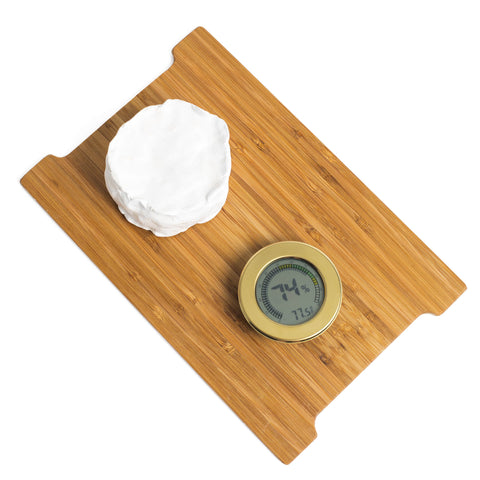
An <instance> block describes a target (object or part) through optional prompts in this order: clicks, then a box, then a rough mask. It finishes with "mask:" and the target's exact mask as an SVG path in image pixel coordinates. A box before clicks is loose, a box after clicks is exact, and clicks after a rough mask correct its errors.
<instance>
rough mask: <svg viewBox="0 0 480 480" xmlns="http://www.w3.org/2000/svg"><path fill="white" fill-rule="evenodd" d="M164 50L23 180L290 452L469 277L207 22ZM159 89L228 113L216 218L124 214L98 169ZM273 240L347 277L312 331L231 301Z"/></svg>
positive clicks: (164, 330)
mask: <svg viewBox="0 0 480 480" xmlns="http://www.w3.org/2000/svg"><path fill="white" fill-rule="evenodd" d="M173 53H174V63H173V65H172V66H171V67H170V68H169V69H168V70H167V71H166V72H165V73H163V74H162V75H161V76H160V77H158V78H157V79H156V80H155V81H154V82H153V83H151V84H150V85H149V86H148V87H147V88H145V89H144V90H143V91H142V92H140V93H139V94H138V95H137V96H136V97H135V98H133V99H132V100H131V101H130V102H129V103H128V104H127V105H126V106H125V107H123V108H122V109H121V110H120V111H118V112H117V113H116V114H115V115H113V117H112V118H110V119H109V120H108V121H107V122H106V123H105V124H103V125H102V126H101V127H100V128H99V129H98V130H97V131H96V132H95V133H93V134H92V135H91V136H90V137H89V138H88V139H87V140H85V141H84V142H83V143H82V144H81V145H79V146H78V147H77V148H76V149H75V150H74V151H73V152H71V153H70V154H69V155H68V156H66V157H65V158H57V157H54V156H48V157H46V158H44V159H43V160H42V161H41V162H40V163H38V164H37V165H36V166H35V167H34V168H33V169H32V170H30V171H29V172H28V173H27V174H26V175H25V176H24V177H23V179H22V184H23V185H24V187H25V188H26V189H27V190H28V191H29V192H30V193H31V194H32V195H33V197H34V198H35V199H36V200H37V201H38V202H39V203H40V205H41V206H42V207H43V208H44V209H45V210H46V211H47V212H48V213H49V214H50V215H51V216H52V217H53V218H54V220H55V221H56V222H57V223H58V224H59V225H60V226H61V227H62V228H63V229H64V230H65V231H66V232H67V233H68V235H70V237H71V238H72V239H73V240H74V241H75V242H76V243H77V244H78V246H79V247H80V248H81V249H82V250H83V251H84V252H85V253H86V254H87V255H88V256H89V257H90V258H91V259H92V261H93V262H95V264H96V265H97V266H98V267H99V268H100V269H101V270H102V272H104V274H105V275H106V276H107V277H108V278H109V279H110V280H111V281H112V282H113V283H114V284H115V285H116V286H117V287H118V288H119V289H120V291H121V292H122V293H123V294H124V295H125V296H126V297H127V298H128V299H129V300H130V301H131V302H132V303H133V304H134V305H135V306H136V308H137V309H138V310H139V311H140V312H141V313H142V314H143V315H144V316H145V317H146V318H147V319H148V320H149V321H150V322H151V323H152V324H153V325H154V327H155V328H156V329H157V330H158V331H159V332H160V333H161V334H162V335H163V336H164V337H165V338H166V339H167V341H168V342H169V343H170V344H171V345H172V346H173V347H174V348H175V349H176V350H177V351H178V352H179V353H180V355H182V356H183V357H184V358H185V359H186V360H187V362H188V363H189V364H190V365H191V366H192V367H193V368H194V369H195V370H196V371H197V372H198V373H199V374H200V375H201V376H202V377H203V378H204V379H205V380H206V381H207V382H208V384H209V385H210V386H211V387H212V388H213V389H214V390H215V391H216V392H217V393H218V395H220V397H221V398H223V400H224V401H225V402H226V403H227V404H228V405H229V406H230V407H231V408H232V410H233V411H234V412H235V413H236V414H237V415H238V416H239V417H240V418H241V419H242V420H243V421H244V422H245V423H246V424H247V425H248V426H249V427H250V428H251V430H252V431H253V432H254V433H255V434H256V435H257V436H258V438H259V439H260V440H261V441H262V442H264V443H265V445H266V446H267V447H268V448H269V449H270V450H271V451H272V452H273V453H274V454H275V455H276V456H277V457H278V458H279V459H280V460H281V461H283V462H284V463H289V462H291V461H292V460H293V459H294V458H295V457H296V456H297V455H298V454H299V453H300V452H301V451H302V450H303V449H304V448H305V447H306V446H307V445H308V444H309V443H311V442H312V440H313V439H314V438H315V436H316V432H315V425H314V423H315V418H316V416H317V415H318V413H319V412H320V411H321V410H322V409H323V408H324V407H325V406H326V405H328V404H329V403H330V402H331V401H332V400H333V399H334V398H335V397H336V396H337V395H338V394H339V393H340V392H341V391H342V390H343V389H344V388H345V387H346V386H347V385H348V384H349V383H350V382H351V381H352V380H353V379H354V378H355V377H356V376H357V375H358V374H359V373H360V372H361V371H362V370H363V369H364V368H365V367H366V366H367V365H368V364H369V363H370V362H372V360H373V359H374V358H375V357H376V356H377V355H378V354H379V353H380V352H381V351H382V350H383V349H384V348H385V347H387V346H388V345H389V344H390V343H391V342H392V341H393V340H394V339H395V338H396V337H397V336H398V335H399V334H400V333H401V332H402V331H403V330H404V329H405V328H406V327H408V325H409V324H410V323H412V322H413V320H414V319H415V318H417V317H418V316H419V315H420V314H422V313H426V312H430V313H434V314H436V315H438V314H440V313H442V312H443V311H444V310H445V309H446V308H447V307H448V306H449V305H450V304H451V303H452V302H453V301H454V300H455V299H456V298H457V297H458V296H459V295H460V294H461V293H462V292H463V291H464V289H465V285H464V284H463V283H462V281H461V280H460V279H459V278H458V277H457V276H455V274H454V273H453V272H452V271H451V270H450V269H449V268H448V267H447V266H446V265H445V264H444V263H443V262H442V261H441V260H440V259H439V258H438V257H437V256H436V255H435V254H434V253H433V252H432V251H431V250H430V249H429V248H428V247H427V246H426V245H425V244H424V243H422V242H421V241H420V240H419V239H418V238H417V237H416V236H415V235H414V234H413V233H412V232H411V231H410V230H409V229H408V228H407V227H406V226H405V225H404V224H403V223H402V222H401V221H400V220H399V219H398V218H397V217H396V216H395V215H394V214H393V213H392V212H391V211H390V210H389V209H388V208H387V207H386V206H385V205H384V204H383V203H382V202H381V201H380V200H379V199H378V198H377V197H376V196H375V195H374V194H373V193H372V192H371V191H370V190H369V189H368V188H367V187H366V186H365V185H364V184H362V182H360V181H359V180H358V179H357V178H356V177H355V176H354V175H353V174H352V173H351V172H350V171H349V170H348V168H347V167H345V166H344V165H343V164H342V163H341V162H340V161H339V160H338V159H337V158H336V157H335V156H334V155H333V154H332V153H331V152H330V151H329V150H328V149H327V148H326V147H325V146H324V145H323V144H322V143H321V142H320V141H319V140H318V139H317V138H316V137H315V136H314V135H313V134H312V133H311V132H309V131H308V129H307V128H305V126H303V125H302V124H301V123H300V122H299V121H298V120H297V119H296V118H295V117H294V116H293V115H292V114H291V113H290V112H289V111H288V110H287V109H286V108H285V107H284V106H283V105H282V104H281V103H280V102H279V101H278V100H277V99H276V98H275V97H274V96H273V95H272V94H271V93H270V92H269V91H268V90H267V89H266V88H265V87H264V86H263V85H261V84H260V83H259V82H258V80H256V79H255V77H253V76H252V75H251V74H250V73H249V72H248V71H247V70H246V69H245V68H244V67H243V66H242V65H241V64H240V63H239V62H238V61H237V60H236V59H235V58H234V57H233V56H232V55H230V54H229V53H228V52H227V51H226V50H225V49H224V48H223V47H222V46H221V45H220V44H219V43H218V42H217V41H216V40H215V39H214V38H213V37H212V36H211V35H210V34H209V33H208V32H207V31H205V30H204V29H203V28H197V29H196V30H194V31H193V32H192V33H191V34H189V35H188V36H187V37H186V38H185V39H184V40H182V41H181V42H180V43H179V44H178V45H177V46H176V47H175V48H174V50H173ZM167 98H180V99H183V100H186V101H189V102H192V103H194V104H196V105H198V106H200V107H201V108H204V109H205V110H207V111H209V112H212V113H215V114H217V115H218V116H220V117H221V118H223V119H224V120H225V121H226V122H227V124H228V127H229V129H230V134H231V140H230V145H231V150H232V175H231V179H230V192H229V195H228V199H227V202H226V204H225V207H224V208H223V210H222V211H221V212H220V214H219V215H218V216H217V217H215V218H214V219H213V220H212V221H210V222H208V223H206V224H202V225H196V226H194V227H192V228H190V229H189V230H188V231H187V232H185V233H182V234H179V235H177V236H175V237H170V238H157V237H155V236H154V235H153V234H152V233H151V232H149V231H145V230H142V229H140V228H137V227H135V226H133V225H131V224H130V223H128V222H127V221H126V220H125V219H124V217H123V216H122V215H121V214H120V212H119V211H118V209H117V207H116V205H115V203H114V202H113V200H112V199H111V198H110V196H109V195H108V193H107V190H106V188H105V184H104V177H103V171H104V166H105V155H106V152H107V147H108V144H109V142H110V140H112V138H113V137H114V135H115V133H116V132H117V130H118V128H119V127H120V126H121V125H122V124H123V123H124V122H126V121H127V120H129V119H130V118H131V117H132V116H133V115H135V114H136V113H137V112H138V111H139V110H140V109H142V108H144V107H146V106H148V105H153V104H159V103H162V102H164V101H165V100H166V99H167ZM280 240H298V241H303V242H306V243H309V244H311V245H314V246H316V247H318V248H320V249H321V250H322V251H323V252H325V253H326V254H327V255H328V256H329V257H330V258H331V259H332V261H333V262H334V263H335V265H336V267H337V269H338V271H339V273H340V276H341V278H342V281H343V305H342V308H341V311H340V314H339V316H338V318H337V320H336V321H335V322H334V324H333V325H332V327H331V328H330V329H329V330H328V331H327V332H326V333H325V334H323V335H321V336H320V337H318V338H316V339H314V340H312V341H310V342H306V343H302V344H283V343H278V342H275V341H272V340H269V339H267V338H265V337H263V336H261V335H259V334H258V333H256V332H255V331H254V330H253V329H252V328H251V327H249V326H248V324H247V322H246V321H245V320H244V318H243V317H242V314H241V312H240V308H239V305H238V301H237V285H238V279H239V275H240V273H241V271H242V268H243V266H244V264H245V263H246V262H247V260H248V259H249V257H250V256H251V255H252V254H254V253H255V252H256V251H257V250H258V249H260V248H262V247H264V246H265V245H268V244H269V243H272V242H276V241H280ZM191 428H195V426H194V425H192V426H191ZM232 435H235V432H232ZM222 441H225V440H224V439H222ZM227 441H228V440H227Z"/></svg>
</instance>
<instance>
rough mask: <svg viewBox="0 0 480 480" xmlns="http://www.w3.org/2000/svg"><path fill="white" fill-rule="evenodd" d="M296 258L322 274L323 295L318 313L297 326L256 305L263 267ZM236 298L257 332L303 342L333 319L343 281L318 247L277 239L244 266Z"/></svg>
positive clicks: (340, 300)
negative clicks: (256, 288) (258, 283)
mask: <svg viewBox="0 0 480 480" xmlns="http://www.w3.org/2000/svg"><path fill="white" fill-rule="evenodd" d="M284 257H296V258H301V259H303V260H306V261H307V262H310V263H311V264H312V265H313V266H314V267H315V268H316V269H317V271H318V273H319V274H320V276H321V277H322V280H323V283H324V286H325V298H324V301H323V304H322V306H321V307H320V310H319V311H318V313H317V314H316V315H315V316H314V317H313V318H311V319H310V320H308V321H307V322H305V323H301V324H299V325H281V324H280V323H277V322H274V321H273V320H271V319H270V318H268V317H267V316H266V315H265V314H264V313H263V312H262V311H261V310H260V307H259V306H258V303H257V300H256V297H255V285H256V283H257V279H258V277H259V275H260V273H261V272H262V271H263V269H264V268H265V267H266V266H267V265H269V264H270V263H271V262H273V261H274V260H277V259H279V258H284ZM238 301H239V303H240V308H241V309H242V312H243V315H244V317H245V318H246V319H247V321H248V323H249V324H250V325H251V326H252V327H253V328H254V329H255V330H257V331H258V332H259V333H261V334H262V335H265V336H266V337H269V338H272V339H274V340H279V341H282V342H305V341H307V340H311V339H312V338H314V337H316V336H318V335H320V334H321V333H323V332H324V331H325V330H326V329H327V328H328V327H329V326H330V325H331V324H332V323H333V321H334V320H335V318H336V317H337V315H338V312H339V311H340V306H341V304H342V282H341V280H340V275H339V274H338V272H337V269H336V268H335V265H334V264H333V263H332V261H331V260H330V259H329V258H328V257H327V256H326V255H325V254H324V253H323V252H322V251H320V250H319V249H318V248H315V247H312V246H311V245H308V244H306V243H302V242H292V241H287V242H278V243H272V244H271V245H267V246H266V247H264V248H262V249H261V250H259V251H258V252H257V253H255V254H254V255H253V256H252V257H251V258H250V260H249V261H248V262H247V263H246V265H245V267H244V268H243V271H242V274H241V275H240V280H239V283H238Z"/></svg>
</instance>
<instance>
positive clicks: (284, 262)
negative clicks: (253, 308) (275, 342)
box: [255, 257, 325, 325]
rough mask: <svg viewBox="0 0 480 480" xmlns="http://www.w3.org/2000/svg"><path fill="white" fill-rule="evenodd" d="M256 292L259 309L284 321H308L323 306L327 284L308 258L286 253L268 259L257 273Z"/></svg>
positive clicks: (288, 322)
mask: <svg viewBox="0 0 480 480" xmlns="http://www.w3.org/2000/svg"><path fill="white" fill-rule="evenodd" d="M255 296H256V299H257V303H258V306H259V307H260V310H261V311H262V312H263V313H264V314H265V315H266V316H267V317H269V318H270V319H271V320H273V321H274V322H277V323H281V324H284V325H299V324H300V323H304V322H308V321H309V320H311V319H312V318H313V317H314V316H315V315H316V314H317V313H318V311H319V310H320V307H321V306H322V304H323V300H324V298H325V287H324V284H323V280H322V277H321V276H320V274H319V273H318V271H317V269H316V268H315V267H314V266H313V265H312V264H311V263H309V262H307V261H305V260H303V259H301V258H294V257H285V258H279V259H277V260H274V261H273V262H271V263H269V264H268V265H267V266H266V267H265V268H264V269H263V271H262V272H261V273H260V276H259V277H258V280H257V283H256V286H255Z"/></svg>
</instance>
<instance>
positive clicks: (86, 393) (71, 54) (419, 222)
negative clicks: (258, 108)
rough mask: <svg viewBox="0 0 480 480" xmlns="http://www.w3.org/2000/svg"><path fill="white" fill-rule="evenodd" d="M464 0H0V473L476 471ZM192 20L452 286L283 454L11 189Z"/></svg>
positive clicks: (478, 33) (475, 110) (479, 427)
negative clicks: (431, 257)
mask: <svg viewBox="0 0 480 480" xmlns="http://www.w3.org/2000/svg"><path fill="white" fill-rule="evenodd" d="M479 5H480V4H479V3H478V2H476V1H471V2H468V1H461V0H460V1H459V0H455V1H450V2H445V1H432V2H427V1H402V2H400V1H399V2H391V1H390V2H388V1H377V2H375V1H363V2H358V1H350V2H348V1H331V2H324V1H315V2H313V1H312V2H306V1H299V0H297V1H294V2H291V1H290V2H284V1H276V2H271V3H269V2H261V1H258V0H257V1H247V0H244V1H242V2H226V1H223V2H221V1H210V2H208V1H206V2H200V1H196V2H194V1H192V2H187V1H180V0H176V1H171V2H160V1H156V2H154V1H143V0H136V1H132V2H123V1H100V0H96V1H90V0H89V1H83V2H75V3H74V2H66V1H41V2H37V1H17V2H8V3H7V2H3V3H2V7H1V12H0V24H1V26H0V45H1V64H2V71H3V73H2V74H1V77H0V97H1V98H0V100H1V103H0V105H1V109H2V110H1V115H0V127H1V128H0V136H1V137H0V152H1V175H0V182H1V185H0V186H1V188H0V192H1V202H2V203H1V205H2V213H1V219H2V235H1V237H0V238H1V239H0V242H1V247H2V248H1V249H0V255H1V259H0V261H1V263H0V265H1V275H0V281H1V289H0V291H1V302H0V317H1V318H0V478H1V479H2V480H3V479H5V480H10V479H49V480H54V479H87V478H88V479H109V478H115V479H117V480H120V479H133V478H135V479H159V478H165V479H171V478H179V479H183V478H185V479H188V478H210V479H217V478H218V479H220V478H229V479H232V478H233V479H237V478H250V479H256V478H261V477H262V476H264V475H269V478H278V479H283V478H324V479H351V478H361V479H385V478H388V479H397V478H398V479H404V478H409V479H425V478H435V479H444V478H445V479H451V478H459V479H478V478H480V467H479V460H478V453H479V451H480V436H479V431H480V420H479V405H480V396H479V378H480V376H479V367H480V361H479V350H480V348H479V341H480V328H479V320H480V318H479V317H480V315H479V300H480V297H479V293H480V280H479V268H480V262H479V254H478V247H479V233H478V232H479V218H480V216H479V206H480V198H479V197H480V195H479V188H478V185H479V181H478V178H479V177H478V173H479V168H478V165H479V160H480V155H479V154H480V147H479V137H480V135H479V134H480V7H479ZM199 25H202V26H204V27H205V28H207V30H209V31H210V33H211V34H212V35H214V36H215V37H216V38H217V39H218V40H219V41H220V42H221V43H222V44H223V45H224V46H225V47H226V48H227V49H228V50H229V51H230V52H231V53H232V54H233V55H234V56H236V57H237V58H238V59H239V60H240V62H242V63H243V64H244V65H245V66H246V67H247V68H248V69H249V70H250V71H251V72H252V73H253V74H254V75H255V76H257V78H258V79H259V80H260V81H261V82H262V83H263V84H264V85H265V86H266V87H267V88H268V89H270V91H271V92H272V93H273V94H274V95H276V96H277V98H278V99H279V100H280V101H281V102H282V103H284V104H285V105H286V106H287V108H289V109H290V110H291V111H292V112H293V113H294V114H295V115H296V116H297V117H298V118H299V119H300V120H301V121H302V122H303V123H304V124H305V125H306V126H307V127H308V128H309V129H310V130H312V131H313V132H314V133H315V134H316V135H317V136H318V137H319V138H320V139H321V140H322V141H323V142H324V143H325V144H326V145H327V146H328V147H329V148H330V149H331V150H332V151H333V152H334V153H335V154H336V155H337V156H338V157H339V158H340V159H341V160H342V161H343V162H344V163H345V164H346V165H347V166H348V167H349V168H350V169H351V170H352V171H353V172H354V173H355V174H356V175H357V176H358V177H359V178H360V179H361V180H363V181H364V182H365V183H366V184H367V186H369V187H370V188H371V189H372V190H373V191H374V192H375V193H376V194H377V195H378V196H379V197H380V198H381V199H382V200H383V201H384V202H385V203H386V204H387V205H388V206H389V207H390V208H391V209H392V210H393V211H394V212H395V213H396V214H397V215H398V216H399V217H400V218H401V219H402V220H403V221H404V222H405V223H406V224H407V225H408V226H409V227H410V228H411V229H412V230H413V231H414V232H415V233H416V234H417V235H418V236H419V237H420V238H421V239H422V240H423V241H424V242H425V243H426V244H427V245H428V246H429V247H430V248H432V250H433V251H434V252H435V253H436V254H437V255H439V256H440V258H442V259H443V260H444V261H445V262H446V263H447V264H448V265H449V266H450V267H451V268H452V269H453V270H454V271H455V272H456V273H457V274H458V275H459V276H460V277H461V278H462V279H463V280H464V281H465V282H466V283H467V285H468V290H467V292H466V293H465V294H464V295H463V296H462V297H461V298H460V299H459V300H458V301H457V302H456V303H455V304H454V305H453V306H452V307H451V308H450V309H449V310H448V311H447V312H446V313H445V314H444V315H442V316H440V317H434V316H431V315H425V316H422V317H421V318H420V319H419V320H418V321H416V322H415V323H414V324H413V325H412V326H411V327H410V328H409V329H408V330H407V331H406V332H405V333H404V334H402V335H401V337H400V338H399V339H398V340H397V341H395V342H394V344H393V345H391V346H390V347H389V348H388V349H387V350H386V351H385V352H384V353H383V354H382V355H380V357H379V358H378V359H377V360H376V361H375V362H374V363H373V364H372V365H371V366H370V367H368V368H367V370H366V371H365V372H364V373H362V374H361V375H360V376H359V377H358V378H357V379H356V380H355V381H354V382H353V383H352V384H351V385H350V386H349V387H348V388H347V389H346V390H345V391H344V392H343V393H341V395H340V396H339V397H338V398H337V399H336V400H335V401H334V402H333V403H332V404H330V406H328V407H327V408H326V409H325V410H324V411H323V412H322V413H321V414H320V415H319V416H318V418H317V422H316V428H317V431H318V438H317V440H316V441H315V442H314V443H313V444H312V445H310V446H309V447H308V448H307V449H306V450H305V451H304V452H303V453H302V454H301V455H300V456H299V457H298V458H297V459H296V460H295V461H294V462H293V463H292V464H290V465H289V466H285V465H283V464H282V463H281V462H280V461H279V460H277V459H276V458H275V457H274V456H273V455H272V454H271V453H270V452H269V450H268V449H267V448H266V447H264V446H263V444H262V443H261V442H260V441H259V440H258V439H257V438H256V437H255V436H254V434H253V433H251V432H250V430H249V429H248V428H247V427H246V426H245V425H244V424H243V423H242V422H241V421H240V420H239V419H238V418H237V417H236V415H235V414H234V413H233V412H232V411H231V410H230V409H229V407H228V406H226V404H224V402H223V401H222V400H221V399H220V398H219V397H218V396H217V395H216V394H215V393H214V392H213V391H212V390H211V389H210V388H209V387H208V386H207V385H206V383H204V381H203V380H202V379H201V378H200V377H199V376H198V375H197V374H196V373H195V372H194V371H193V370H192V369H191V368H190V367H189V366H188V365H187V364H186V362H185V361H184V360H183V359H182V358H181V357H180V356H179V355H178V354H177V353H176V352H175V351H174V350H173V349H172V348H171V347H170V346H169V345H168V344H167V342H166V341H165V340H164V339H163V338H162V337H161V336H160V335H159V334H158V333H157V332H156V331H155V330H154V329H153V328H152V327H151V326H150V325H149V323H148V322H147V321H146V320H145V319H144V318H143V317H142V316H141V315H140V314H139V313H138V312H137V311H136V310H135V308H134V307H133V306H132V305H131V304H130V303H129V302H128V301H127V300H126V299H125V298H124V297H123V295H122V294H121V293H120V292H119V291H118V290H117V289H116V288H115V287H114V286H113V285H112V284H111V283H110V281H109V280H108V279H107V278H106V277H105V276H104V275H103V274H102V273H101V272H100V271H99V270H98V269H97V268H96V267H95V266H94V265H93V263H92V262H91V261H90V260H89V259H88V258H87V257H86V256H85V255H84V253H83V252H82V251H81V250H80V249H79V248H78V247H76V245H75V244H74V243H73V242H72V241H71V240H70V239H69V237H68V236H67V235H66V234H65V233H64V232H63V231H62V230H61V229H60V228H59V227H58V226H57V225H56V224H55V223H54V222H53V221H52V220H51V218H50V217H49V216H48V215H47V214H46V213H45V212H44V211H43V210H42V209H41V208H40V207H39V206H38V204H37V203H36V202H35V201H34V200H33V199H32V198H31V197H30V195H29V194H28V193H27V192H26V191H25V190H24V189H23V188H22V187H21V186H20V184H19V180H20V178H21V176H22V175H23V174H24V173H26V172H27V171H28V170H29V169H30V168H31V167H33V165H34V164H35V163H37V162H38V161H40V160H41V159H42V158H43V157H44V156H45V155H47V154H49V153H51V154H54V155H57V156H63V155H66V154H67V153H69V152H70V151H71V150H72V149H73V148H74V147H76V146H77V145H78V144H79V143H80V142H81V141H83V140H84V139H85V138H86V137H87V136H88V135H89V134H90V133H92V132H93V131H94V130H96V129H97V128H98V127H99V126H100V125H101V124H102V123H103V122H104V121H105V120H106V119H107V118H109V117H110V116H111V115H112V114H113V113H115V112H116V111H117V110H118V109H119V108H120V107H122V106H123V105H124V104H125V103H127V102H128V101H129V100H130V99H131V98H132V97H133V96H134V95H135V94H136V93H138V92H139V91H140V90H141V89H143V88H144V87H145V86H146V85H148V84H149V83H150V82H151V81H152V80H154V79H155V78H156V77H157V76H158V75H160V74H161V73H162V72H163V71H164V70H166V69H167V68H168V67H169V65H170V64H171V62H172V56H171V49H172V48H173V47H174V45H175V44H176V43H178V42H179V41H180V40H181V39H182V38H183V37H184V36H185V35H187V34H188V33H189V32H190V31H191V30H193V29H194V28H195V27H196V26H199ZM207 475H208V477H207Z"/></svg>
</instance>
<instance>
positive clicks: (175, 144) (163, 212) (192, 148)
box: [105, 100, 231, 237]
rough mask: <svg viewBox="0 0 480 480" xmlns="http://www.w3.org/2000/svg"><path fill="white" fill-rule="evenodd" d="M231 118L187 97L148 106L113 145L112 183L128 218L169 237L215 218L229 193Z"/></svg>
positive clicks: (112, 192)
mask: <svg viewBox="0 0 480 480" xmlns="http://www.w3.org/2000/svg"><path fill="white" fill-rule="evenodd" d="M228 141H229V131H228V127H227V124H226V123H225V122H224V121H223V120H222V119H220V118H219V117H217V116H216V115H212V114H210V113H208V112H206V111H205V110H202V109H201V108H199V107H197V106H195V105H192V104H191V103H188V102H184V101H183V100H167V101H165V102H164V103H163V104H161V105H153V106H150V107H146V108H144V109H143V110H141V111H140V112H138V113H137V114H136V115H135V116H134V117H133V118H132V119H131V120H129V121H128V122H126V123H125V124H123V125H122V126H121V127H120V128H119V130H118V132H117V134H116V135H115V137H114V138H113V140H112V141H111V142H110V145H109V147H108V153H107V158H106V166H105V183H106V186H107V189H108V191H109V193H110V195H111V196H112V198H113V199H114V200H115V202H116V203H117V205H118V208H119V209H120V211H121V212H122V213H123V215H124V216H125V218H126V219H127V220H128V221H129V222H131V223H133V224H134V225H137V226H138V227H141V228H145V229H147V230H151V231H152V232H153V233H154V234H155V235H157V236H161V237H165V236H171V235H176V234H177V233H180V232H183V231H185V230H186V229H187V228H189V227H191V226H192V225H195V224H196V223H204V222H207V221H208V220H211V219H212V218H213V217H215V215H217V213H218V212H219V211H220V210H221V209H222V207H223V205H224V203H225V201H226V199H227V194H228V179H229V176H230V170H231V158H230V147H229V143H228Z"/></svg>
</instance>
